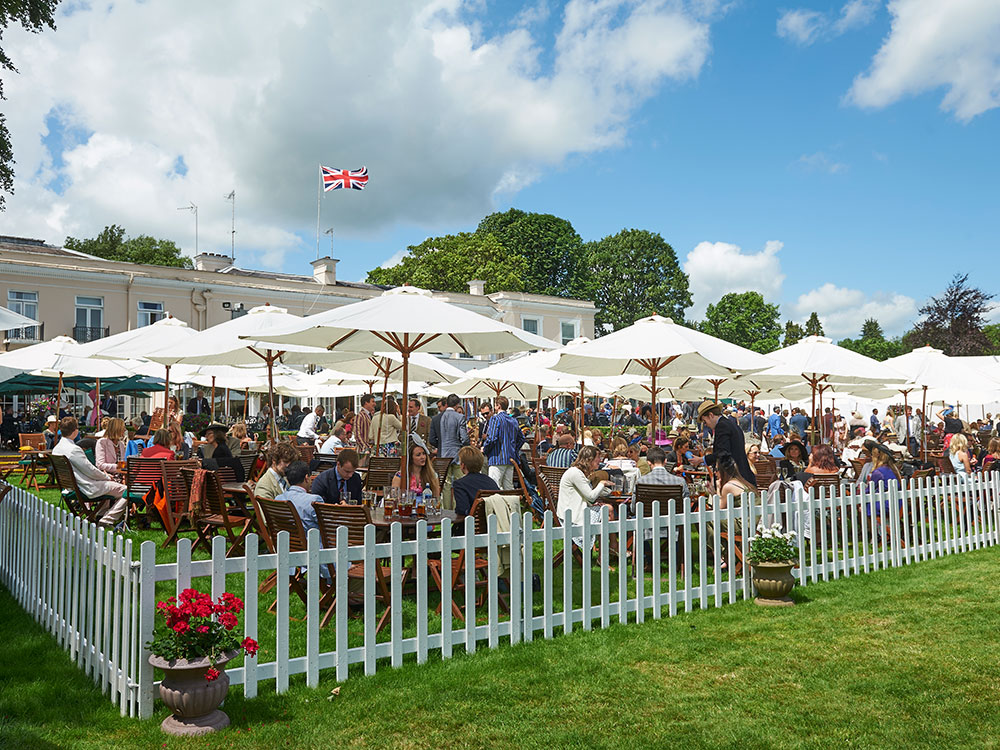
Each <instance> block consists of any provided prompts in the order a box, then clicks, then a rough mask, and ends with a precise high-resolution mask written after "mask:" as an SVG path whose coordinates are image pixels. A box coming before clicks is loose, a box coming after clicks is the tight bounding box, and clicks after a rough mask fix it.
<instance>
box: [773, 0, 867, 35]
mask: <svg viewBox="0 0 1000 750" xmlns="http://www.w3.org/2000/svg"><path fill="white" fill-rule="evenodd" d="M880 5H881V0H848V2H846V3H845V4H844V5H843V7H841V9H840V14H839V15H838V16H836V17H835V16H834V14H833V12H832V11H831V12H829V13H823V12H820V11H818V10H808V9H805V8H794V9H792V10H786V11H782V13H781V14H780V15H779V16H778V25H777V32H778V36H780V37H781V38H782V39H788V40H790V41H792V42H795V43H796V44H800V45H802V46H807V45H810V44H812V43H813V42H816V41H819V40H821V39H833V38H834V37H838V36H840V35H841V34H845V33H847V32H848V31H851V30H853V29H857V28H860V27H862V26H866V25H867V24H869V23H870V22H871V21H872V19H874V18H875V11H877V10H878V8H879V6H880Z"/></svg>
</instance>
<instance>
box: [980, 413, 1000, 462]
mask: <svg viewBox="0 0 1000 750" xmlns="http://www.w3.org/2000/svg"><path fill="white" fill-rule="evenodd" d="M987 416H988V415H987ZM998 458H1000V438H990V443H989V445H988V446H987V448H986V455H985V456H983V461H982V467H983V471H990V470H991V469H990V467H991V466H993V464H994V462H995V461H996V460H997V459H998Z"/></svg>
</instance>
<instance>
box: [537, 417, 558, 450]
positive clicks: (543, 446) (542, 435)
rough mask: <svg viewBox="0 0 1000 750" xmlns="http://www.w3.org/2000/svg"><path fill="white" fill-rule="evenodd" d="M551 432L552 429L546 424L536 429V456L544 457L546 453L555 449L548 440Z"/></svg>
mask: <svg viewBox="0 0 1000 750" xmlns="http://www.w3.org/2000/svg"><path fill="white" fill-rule="evenodd" d="M551 432H552V428H551V427H549V426H548V425H547V424H543V425H542V426H541V427H539V428H538V455H539V456H544V455H545V454H546V453H548V452H549V451H550V450H552V449H553V448H554V447H555V446H554V445H553V444H552V441H551V440H549V435H550V433H551Z"/></svg>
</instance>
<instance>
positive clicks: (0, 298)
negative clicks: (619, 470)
mask: <svg viewBox="0 0 1000 750" xmlns="http://www.w3.org/2000/svg"><path fill="white" fill-rule="evenodd" d="M337 262H338V261H337V260H336V259H333V258H321V259H319V260H315V261H313V262H312V264H311V265H312V273H311V274H306V275H297V274H286V273H274V272H271V271H254V270H248V269H243V268H239V267H238V266H236V265H234V264H233V260H232V258H230V257H229V256H227V255H220V254H216V253H202V254H201V255H198V256H197V257H196V258H195V259H194V263H195V268H194V269H183V268H170V267H165V266H147V265H139V264H134V263H123V262H119V261H110V260H105V259H103V258H97V257H94V256H91V255H86V254H83V253H79V252H75V251H72V250H67V249H65V248H61V247H56V246H53V245H49V244H46V243H45V242H43V241H41V240H32V239H24V238H20V237H6V236H0V304H5V305H6V306H7V307H8V308H10V309H12V310H15V311H17V312H20V313H22V314H24V315H27V316H29V317H31V318H33V319H35V320H38V321H41V323H42V325H41V326H38V327H36V328H31V329H26V330H23V331H8V332H6V334H5V336H4V341H3V349H4V350H7V349H11V348H16V347H18V346H22V345H27V344H32V343H36V342H38V341H43V340H48V339H51V338H53V337H55V336H60V335H64V336H71V337H73V338H74V339H76V340H77V341H80V342H81V343H83V342H86V341H91V340H93V339H95V338H101V337H104V336H109V335H112V334H115V333H119V332H120V331H124V330H131V329H132V328H136V327H141V326H146V325H149V324H150V323H153V322H155V321H156V320H158V319H159V318H161V317H163V316H165V315H166V314H167V313H168V312H169V313H170V314H172V315H173V316H174V317H177V318H180V319H181V320H184V321H186V322H187V323H188V324H189V325H190V326H192V327H194V328H197V329H199V330H200V329H204V328H207V327H209V326H213V325H216V324H217V323H221V322H223V321H225V320H229V319H231V318H233V317H237V316H239V315H242V314H244V313H245V312H246V311H247V310H249V309H250V308H252V307H255V306H257V305H262V304H264V303H265V302H267V303H270V304H272V305H277V306H279V307H283V308H286V309H287V310H288V311H289V312H290V313H294V314H296V315H310V314H313V313H318V312H322V311H324V310H328V309H331V308H334V307H339V306H341V305H346V304H349V303H351V302H357V301H359V300H363V299H367V298H369V297H374V296H376V295H379V294H381V293H382V291H383V290H384V289H385V288H386V287H382V286H378V285H374V284H365V283H358V282H351V281H342V280H340V279H338V278H337ZM483 286H484V285H483V282H481V281H470V282H469V293H467V294H459V293H453V292H436V293H435V296H437V297H439V298H440V299H443V300H446V301H448V302H451V303H453V304H456V305H460V306H462V307H465V308H467V309H469V310H472V311H474V312H477V313H480V314H482V315H486V316H488V317H491V318H494V319H497V320H502V321H504V322H505V323H509V324H510V325H513V326H517V327H518V328H522V329H524V330H528V331H531V332H532V333H538V334H540V335H542V336H545V337H547V338H550V339H553V340H555V341H559V342H561V343H565V342H568V341H570V340H571V339H573V338H576V337H577V336H588V337H593V335H594V304H593V303H592V302H590V301H589V300H576V299H564V298H561V297H549V296H546V295H539V294H523V293H519V292H496V293H494V294H485V293H484V289H483ZM456 364H457V363H456ZM469 364H470V366H471V365H472V362H471V361H470V363H469Z"/></svg>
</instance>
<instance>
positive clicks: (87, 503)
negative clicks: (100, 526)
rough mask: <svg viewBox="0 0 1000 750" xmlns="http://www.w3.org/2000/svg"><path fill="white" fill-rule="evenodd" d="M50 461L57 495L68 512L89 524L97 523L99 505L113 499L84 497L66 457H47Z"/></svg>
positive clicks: (107, 497) (104, 496)
mask: <svg viewBox="0 0 1000 750" xmlns="http://www.w3.org/2000/svg"><path fill="white" fill-rule="evenodd" d="M49 460H50V461H52V469H53V471H54V472H55V475H56V482H57V483H58V485H59V494H60V495H61V496H62V499H63V502H64V503H66V507H67V508H68V509H69V512H70V513H72V514H73V515H74V516H80V517H81V518H85V519H87V520H88V521H90V522H91V523H97V513H98V511H99V510H100V507H101V505H102V504H103V503H104V502H106V501H111V500H113V499H114V498H113V497H112V496H111V495H101V496H100V497H95V498H90V497H87V496H86V495H84V494H83V493H82V492H81V491H80V488H79V486H78V485H77V483H76V475H75V474H74V473H73V465H72V464H71V463H70V462H69V459H68V458H67V457H66V456H55V455H53V456H49Z"/></svg>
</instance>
